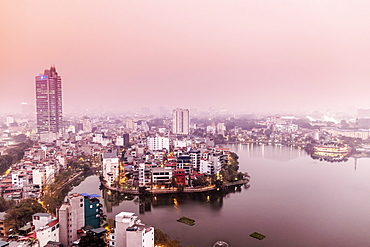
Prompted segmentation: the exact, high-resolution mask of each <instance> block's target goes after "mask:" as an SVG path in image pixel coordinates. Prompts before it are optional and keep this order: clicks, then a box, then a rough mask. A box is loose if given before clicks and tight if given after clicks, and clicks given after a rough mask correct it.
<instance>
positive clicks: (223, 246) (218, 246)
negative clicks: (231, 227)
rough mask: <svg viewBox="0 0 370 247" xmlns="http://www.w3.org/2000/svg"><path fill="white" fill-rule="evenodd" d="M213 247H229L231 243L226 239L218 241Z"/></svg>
mask: <svg viewBox="0 0 370 247" xmlns="http://www.w3.org/2000/svg"><path fill="white" fill-rule="evenodd" d="M213 247H229V244H228V243H226V242H224V241H217V242H216V243H215V244H214V245H213Z"/></svg>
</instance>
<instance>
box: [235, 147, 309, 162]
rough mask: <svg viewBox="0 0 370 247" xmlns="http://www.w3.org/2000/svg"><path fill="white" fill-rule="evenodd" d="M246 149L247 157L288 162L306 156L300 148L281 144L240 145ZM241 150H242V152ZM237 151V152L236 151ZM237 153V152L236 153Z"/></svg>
mask: <svg viewBox="0 0 370 247" xmlns="http://www.w3.org/2000/svg"><path fill="white" fill-rule="evenodd" d="M241 145H243V146H244V148H246V153H247V156H248V157H256V158H263V159H271V160H278V161H289V160H292V159H295V158H299V157H301V156H305V155H307V154H306V152H305V151H304V150H303V149H301V148H300V147H294V146H293V145H290V146H283V145H281V144H271V145H268V144H253V143H251V144H246V145H245V144H241ZM244 148H243V150H244ZM238 151H239V150H238ZM238 151H237V152H238Z"/></svg>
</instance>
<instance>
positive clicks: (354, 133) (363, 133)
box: [323, 128, 370, 140]
mask: <svg viewBox="0 0 370 247" xmlns="http://www.w3.org/2000/svg"><path fill="white" fill-rule="evenodd" d="M323 130H325V131H326V132H328V133H330V134H331V135H332V136H335V137H339V136H345V137H352V138H360V139H362V140H366V139H368V138H369V137H370V130H369V129H357V130H346V129H334V128H323Z"/></svg>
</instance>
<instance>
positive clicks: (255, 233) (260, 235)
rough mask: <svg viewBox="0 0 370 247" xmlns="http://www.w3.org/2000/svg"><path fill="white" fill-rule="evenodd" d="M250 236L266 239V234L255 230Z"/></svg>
mask: <svg viewBox="0 0 370 247" xmlns="http://www.w3.org/2000/svg"><path fill="white" fill-rule="evenodd" d="M249 236H251V237H252V238H256V239H258V240H262V239H264V238H265V237H266V236H265V235H263V234H261V233H258V232H254V233H252V234H251V235H249Z"/></svg>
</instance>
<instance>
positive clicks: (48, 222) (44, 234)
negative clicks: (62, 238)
mask: <svg viewBox="0 0 370 247" xmlns="http://www.w3.org/2000/svg"><path fill="white" fill-rule="evenodd" d="M32 224H33V225H34V226H35V232H36V238H37V239H38V242H39V246H46V245H47V244H48V243H49V241H53V242H59V221H58V219H52V217H51V215H50V214H47V213H37V214H34V215H32Z"/></svg>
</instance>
